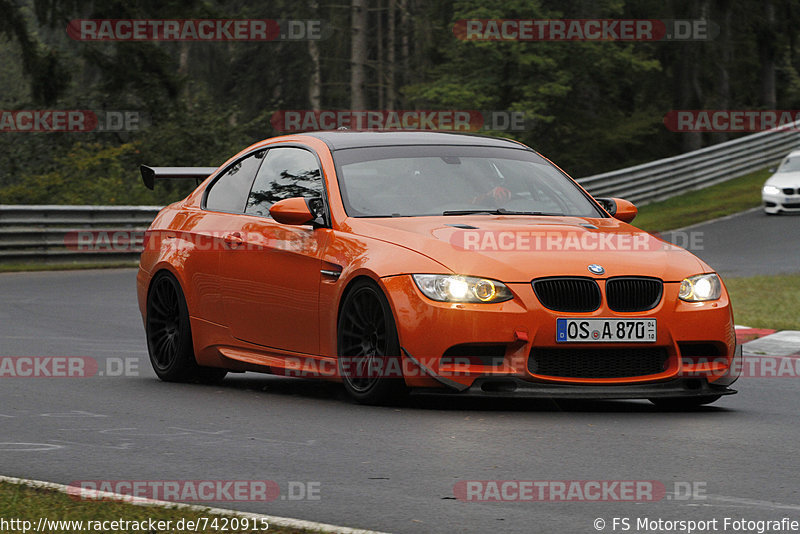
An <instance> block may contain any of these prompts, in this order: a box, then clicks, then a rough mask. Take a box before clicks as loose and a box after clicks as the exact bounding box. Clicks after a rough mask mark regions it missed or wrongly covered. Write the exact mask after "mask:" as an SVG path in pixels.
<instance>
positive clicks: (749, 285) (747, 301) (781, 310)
mask: <svg viewBox="0 0 800 534" xmlns="http://www.w3.org/2000/svg"><path fill="white" fill-rule="evenodd" d="M725 286H726V287H727V288H728V292H729V293H730V295H731V302H732V303H733V315H734V317H735V318H736V324H741V325H745V326H751V327H753V328H772V329H775V330H800V274H782V275H775V276H751V277H747V278H726V279H725Z"/></svg>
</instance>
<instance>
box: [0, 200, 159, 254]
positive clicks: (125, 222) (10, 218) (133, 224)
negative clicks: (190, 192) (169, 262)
mask: <svg viewBox="0 0 800 534" xmlns="http://www.w3.org/2000/svg"><path fill="white" fill-rule="evenodd" d="M160 209H161V207H160V206H21V205H0V264H3V263H5V264H9V263H37V264H38V263H53V264H59V265H61V264H69V263H80V264H84V263H86V264H101V263H124V262H134V261H138V259H139V254H140V253H141V251H142V239H143V236H144V231H145V230H146V229H147V227H148V226H149V225H150V223H151V222H153V219H154V218H155V216H156V214H157V213H158V211H159V210H160Z"/></svg>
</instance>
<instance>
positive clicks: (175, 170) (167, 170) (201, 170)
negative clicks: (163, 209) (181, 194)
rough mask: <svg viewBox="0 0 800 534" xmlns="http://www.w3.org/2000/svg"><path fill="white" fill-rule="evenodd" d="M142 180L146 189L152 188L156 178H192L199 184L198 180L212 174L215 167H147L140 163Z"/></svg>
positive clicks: (200, 180)
mask: <svg viewBox="0 0 800 534" xmlns="http://www.w3.org/2000/svg"><path fill="white" fill-rule="evenodd" d="M139 170H140V171H141V172H142V181H143V182H144V186H145V187H146V188H147V189H153V188H154V187H155V185H156V178H157V179H159V180H171V179H178V180H181V179H192V180H195V181H196V182H197V184H198V185H199V184H200V182H202V181H203V180H205V179H206V178H208V177H209V176H210V175H211V174H213V173H214V172H215V171H216V170H217V167H148V166H147V165H141V166H140V167H139Z"/></svg>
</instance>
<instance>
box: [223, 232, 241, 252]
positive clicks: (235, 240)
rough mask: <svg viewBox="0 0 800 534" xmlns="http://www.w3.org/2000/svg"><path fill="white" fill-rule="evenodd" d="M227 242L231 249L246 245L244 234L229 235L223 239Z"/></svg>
mask: <svg viewBox="0 0 800 534" xmlns="http://www.w3.org/2000/svg"><path fill="white" fill-rule="evenodd" d="M222 240H223V241H225V244H226V245H228V246H229V247H231V248H237V247H239V246H241V245H242V244H244V239H242V234H240V233H239V232H233V233H231V234H227V235H226V236H225V237H223V238H222Z"/></svg>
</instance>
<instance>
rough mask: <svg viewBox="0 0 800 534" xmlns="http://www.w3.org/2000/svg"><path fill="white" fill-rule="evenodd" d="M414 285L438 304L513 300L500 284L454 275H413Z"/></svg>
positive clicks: (508, 291)
mask: <svg viewBox="0 0 800 534" xmlns="http://www.w3.org/2000/svg"><path fill="white" fill-rule="evenodd" d="M413 278H414V283H415V284H417V287H418V288H419V290H420V291H422V293H423V294H424V295H425V296H426V297H428V298H429V299H433V300H437V301H439V302H503V301H504V300H510V299H511V298H513V295H512V294H511V290H510V289H508V287H506V285H505V284H503V283H502V282H498V281H497V280H489V279H488V278H476V277H474V276H459V275H455V274H415V275H413Z"/></svg>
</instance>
